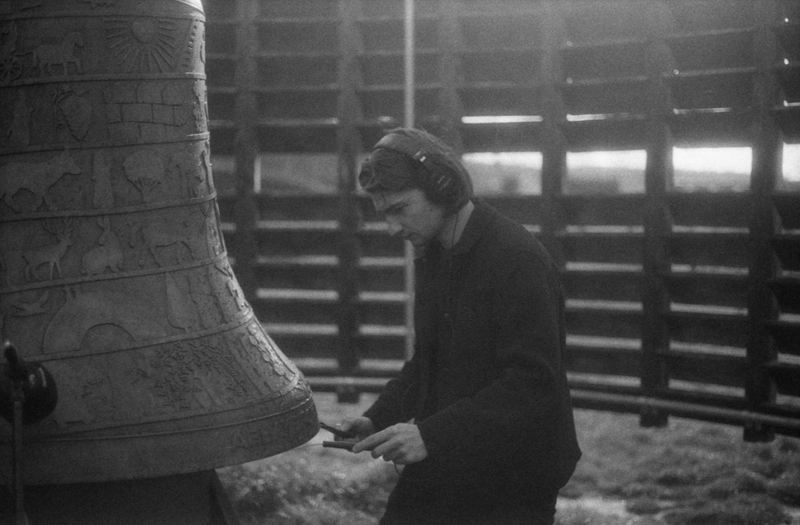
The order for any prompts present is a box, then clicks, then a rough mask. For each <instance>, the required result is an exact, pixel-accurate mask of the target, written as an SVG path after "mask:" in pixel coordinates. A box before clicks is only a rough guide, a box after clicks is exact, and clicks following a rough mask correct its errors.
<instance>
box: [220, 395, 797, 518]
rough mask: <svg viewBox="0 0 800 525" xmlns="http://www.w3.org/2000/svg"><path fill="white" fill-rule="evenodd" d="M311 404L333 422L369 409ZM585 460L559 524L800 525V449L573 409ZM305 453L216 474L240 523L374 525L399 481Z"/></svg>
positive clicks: (315, 451) (380, 468)
mask: <svg viewBox="0 0 800 525" xmlns="http://www.w3.org/2000/svg"><path fill="white" fill-rule="evenodd" d="M362 397H364V398H365V399H363V400H362V403H361V404H359V405H339V404H337V403H335V397H334V396H328V395H324V394H323V395H320V394H317V395H315V399H316V400H317V405H318V409H319V412H320V419H322V420H324V421H327V422H335V421H338V420H339V419H340V418H341V417H345V416H347V415H354V414H358V413H360V412H361V411H362V410H363V409H364V407H365V406H366V405H368V404H369V402H370V401H371V397H370V396H362ZM575 417H576V423H577V426H578V434H579V439H580V442H581V447H582V449H583V451H584V456H583V458H582V459H581V461H580V463H579V464H578V468H577V470H576V472H575V474H574V475H573V477H572V479H571V480H570V482H569V483H568V484H567V486H566V487H564V489H563V490H562V492H561V498H560V501H559V510H558V514H557V517H556V524H557V525H584V524H586V525H588V524H599V525H723V524H724V525H781V524H787V525H788V524H791V525H800V440H798V439H794V438H788V437H778V438H776V439H775V440H774V441H773V442H771V443H758V444H755V443H745V442H744V441H743V440H742V436H741V429H739V428H736V427H729V426H725V425H716V424H710V423H703V422H697V421H691V420H684V419H677V418H673V419H671V420H670V424H669V426H668V427H666V428H658V429H647V428H640V427H639V424H638V417H637V416H634V415H626V414H611V413H606V412H598V411H589V410H576V411H575ZM323 438H324V439H329V436H328V435H327V433H325V432H321V433H320V434H319V435H318V436H317V437H316V438H314V439H313V440H312V441H311V442H309V443H308V444H306V445H304V446H302V447H298V448H296V449H293V450H291V451H288V452H285V453H283V454H279V455H277V456H273V457H271V458H266V459H264V460H260V461H256V462H253V463H247V464H245V465H239V466H236V467H229V468H225V469H221V470H220V477H221V479H222V481H223V484H224V486H225V488H226V490H227V492H228V495H229V497H230V499H231V501H232V502H233V504H234V507H235V508H236V510H237V512H238V514H239V516H240V518H241V522H242V523H243V524H248V525H256V524H266V523H270V524H273V523H274V524H278V525H295V524H297V525H300V524H304V525H306V524H309V525H335V524H348V525H361V524H364V525H366V524H374V523H376V522H377V519H378V517H379V516H380V515H381V514H382V512H383V509H384V506H385V502H386V498H387V497H388V494H389V492H391V489H392V487H393V486H394V483H395V481H396V479H397V476H398V473H397V472H396V471H395V469H394V467H393V466H392V465H391V464H386V463H384V462H383V461H380V460H373V459H372V458H371V457H370V456H369V455H368V454H359V455H354V454H351V453H349V452H346V451H342V450H337V449H327V448H322V447H321V446H320V443H321V441H322V439H323Z"/></svg>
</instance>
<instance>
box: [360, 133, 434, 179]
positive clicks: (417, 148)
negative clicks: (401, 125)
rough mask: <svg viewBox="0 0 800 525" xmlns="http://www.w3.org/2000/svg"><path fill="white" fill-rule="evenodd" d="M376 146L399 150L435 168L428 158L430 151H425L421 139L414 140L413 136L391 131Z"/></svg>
mask: <svg viewBox="0 0 800 525" xmlns="http://www.w3.org/2000/svg"><path fill="white" fill-rule="evenodd" d="M375 148H387V149H391V150H394V151H399V152H400V153H403V154H404V155H408V156H409V157H411V158H412V159H414V160H416V161H417V162H419V163H420V164H422V165H423V166H425V168H426V169H428V170H429V171H432V170H433V165H432V164H431V162H430V159H429V158H428V152H427V151H425V149H424V148H423V147H422V145H421V144H420V143H419V141H417V140H414V139H412V138H411V137H406V136H405V135H400V134H397V133H389V134H388V135H384V136H383V138H381V140H379V141H378V143H377V144H375ZM373 149H374V148H373Z"/></svg>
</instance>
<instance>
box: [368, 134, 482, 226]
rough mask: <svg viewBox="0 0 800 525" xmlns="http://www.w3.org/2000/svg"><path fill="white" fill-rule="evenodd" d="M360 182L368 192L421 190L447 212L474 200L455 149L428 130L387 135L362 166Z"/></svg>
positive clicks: (465, 171)
mask: <svg viewBox="0 0 800 525" xmlns="http://www.w3.org/2000/svg"><path fill="white" fill-rule="evenodd" d="M358 182H359V184H360V185H361V187H362V189H363V190H364V191H366V192H367V193H380V192H383V191H390V192H396V191H404V190H408V189H412V188H419V189H421V190H422V191H423V193H424V194H425V197H426V198H427V199H428V200H430V201H431V202H432V203H434V204H437V205H441V206H443V207H444V208H445V211H446V212H447V213H452V212H455V211H457V210H458V209H460V208H461V207H462V206H463V205H464V204H466V203H467V201H469V199H471V198H472V195H473V190H472V179H471V178H470V176H469V173H468V172H467V170H466V168H465V167H464V165H463V164H462V163H461V160H460V159H459V157H458V156H457V155H456V154H455V152H453V150H452V149H451V148H450V147H449V146H447V144H445V143H444V142H443V141H442V140H441V139H439V138H437V137H434V136H433V135H431V134H430V133H428V132H426V131H422V130H419V129H413V128H397V129H393V130H391V131H389V132H388V134H387V135H386V136H385V137H384V138H382V139H381V140H380V141H379V142H378V143H377V144H376V145H375V148H374V149H373V150H372V153H371V154H370V156H369V158H367V160H366V161H364V163H363V164H362V166H361V171H360V172H359V175H358Z"/></svg>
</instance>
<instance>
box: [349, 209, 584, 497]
mask: <svg viewBox="0 0 800 525" xmlns="http://www.w3.org/2000/svg"><path fill="white" fill-rule="evenodd" d="M436 246H438V244H437V245H436ZM436 246H433V247H431V248H430V249H429V250H428V251H427V253H426V254H425V256H424V257H422V258H420V259H418V260H417V261H416V263H415V266H416V267H415V272H416V296H415V314H414V319H415V330H416V342H415V354H414V357H413V358H412V359H411V360H410V361H408V362H407V363H406V364H405V365H404V367H403V369H402V371H401V372H400V374H399V376H398V377H397V378H395V379H393V380H391V381H390V382H389V383H388V384H387V385H386V387H385V389H384V390H383V392H382V393H381V395H380V396H379V398H378V400H377V401H376V402H375V404H374V405H373V406H372V407H370V409H369V410H367V412H366V413H365V415H366V416H367V417H369V418H370V419H371V420H372V422H373V424H374V426H375V428H376V430H381V429H383V428H386V427H388V426H391V425H393V424H395V423H398V422H405V421H408V420H410V419H412V418H414V419H415V420H416V423H417V425H418V426H419V430H420V433H421V435H422V438H423V441H424V442H425V446H426V448H427V450H428V454H429V455H428V458H426V459H425V460H424V461H422V462H420V463H417V464H414V465H409V466H407V467H406V469H405V473H404V476H418V477H419V478H420V479H425V480H436V481H437V482H441V483H466V484H470V483H472V484H480V485H481V486H482V487H485V488H486V490H502V487H508V486H515V487H525V486H527V487H530V489H532V490H534V491H541V490H549V491H552V490H558V488H560V487H562V486H563V485H564V484H565V483H566V482H567V480H568V479H569V477H570V476H571V475H572V473H573V471H574V469H575V465H576V463H577V461H578V459H579V458H580V449H579V447H578V443H577V439H576V435H575V425H574V421H573V416H572V405H571V401H570V395H569V388H568V386H567V379H566V372H565V368H564V348H565V330H564V299H563V295H562V290H561V285H560V281H559V277H558V269H557V268H556V266H555V264H554V263H553V261H552V260H551V258H550V256H549V255H548V253H547V252H546V250H545V249H544V247H543V246H542V245H541V244H540V243H539V242H538V241H537V240H536V239H535V238H534V237H533V236H532V235H531V234H530V233H529V232H528V231H527V230H525V228H524V227H522V226H520V225H519V224H516V223H514V222H513V221H511V220H510V219H507V218H506V217H504V216H502V215H501V214H499V213H498V212H497V211H495V210H494V209H493V208H491V207H490V206H488V205H487V204H485V203H483V202H481V201H476V206H475V209H474V211H473V213H472V215H471V216H470V218H469V221H468V222H467V225H466V227H465V229H464V232H463V234H462V237H461V239H460V240H459V242H458V243H457V244H456V247H455V249H454V250H453V254H452V260H450V259H448V255H447V254H445V253H444V250H442V249H439V248H437V247H436Z"/></svg>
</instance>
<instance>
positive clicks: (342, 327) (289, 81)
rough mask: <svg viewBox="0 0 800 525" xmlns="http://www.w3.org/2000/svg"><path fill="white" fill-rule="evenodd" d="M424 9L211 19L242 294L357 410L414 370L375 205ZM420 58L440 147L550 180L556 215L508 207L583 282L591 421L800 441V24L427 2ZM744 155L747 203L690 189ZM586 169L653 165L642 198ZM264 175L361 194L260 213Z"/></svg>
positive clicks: (730, 192) (576, 352) (580, 355)
mask: <svg viewBox="0 0 800 525" xmlns="http://www.w3.org/2000/svg"><path fill="white" fill-rule="evenodd" d="M403 5H404V2H403V1H402V0H236V1H233V0H207V1H206V2H205V6H206V15H207V34H206V41H207V44H206V45H207V74H208V85H209V92H208V93H209V106H210V113H211V119H212V120H211V124H212V135H211V136H212V140H211V142H212V152H213V155H214V159H215V165H214V168H215V179H216V182H217V186H218V188H219V189H220V195H221V196H220V199H219V202H220V207H221V211H222V217H223V221H224V222H225V225H224V226H225V236H226V241H227V244H228V249H229V251H230V252H231V255H232V257H233V258H234V260H235V268H236V273H237V278H238V280H239V282H240V284H241V285H242V287H243V288H244V290H245V293H246V294H247V296H248V299H249V300H250V302H251V304H252V305H253V307H254V308H255V310H256V313H257V314H258V316H259V318H260V319H261V320H262V322H263V323H264V324H265V326H266V327H267V330H268V331H269V333H270V334H271V335H272V336H273V337H274V338H275V339H276V341H277V342H278V344H279V345H280V346H281V348H282V349H283V350H284V352H286V353H287V354H288V355H289V356H290V357H291V358H292V359H293V360H294V361H295V362H296V363H297V364H298V365H299V366H300V367H301V368H302V369H303V370H304V372H305V373H306V375H307V376H308V378H309V380H310V382H311V384H312V387H313V388H315V389H318V390H328V391H336V392H339V394H340V395H341V396H342V397H343V398H347V397H348V396H349V397H352V396H354V395H358V393H359V392H365V391H376V390H378V389H379V388H380V387H381V386H382V384H383V383H384V382H385V381H386V379H387V378H388V377H390V376H391V375H392V374H393V373H395V372H396V371H397V370H398V369H399V366H400V364H401V362H402V359H403V358H404V356H405V355H406V338H407V337H408V332H407V329H406V325H405V315H406V303H407V301H408V296H407V294H406V292H405V290H406V285H405V283H406V278H407V277H406V274H407V272H406V260H405V257H404V247H403V245H402V243H401V241H399V240H396V239H391V238H389V237H388V236H387V235H386V230H385V228H384V226H383V225H382V223H381V222H380V221H379V219H378V218H377V217H375V216H374V214H373V213H372V211H371V210H370V207H369V206H368V203H367V202H366V201H364V200H363V199H361V198H358V197H356V196H354V195H353V190H354V189H355V174H356V170H357V166H358V161H359V158H360V155H361V154H362V153H363V151H364V150H365V148H369V146H371V145H372V144H374V142H375V141H376V140H377V139H378V138H379V137H380V136H381V133H382V130H381V126H380V123H379V120H380V119H381V118H383V119H384V120H385V119H386V118H387V117H388V118H393V119H395V120H396V121H401V120H402V115H403V101H404V96H403V48H404V46H403V34H404V32H403V24H404V18H403ZM415 34H416V41H415V43H416V53H415V59H416V75H415V76H416V89H415V99H416V119H415V120H416V123H417V125H418V126H419V127H424V128H426V129H428V130H430V131H432V132H434V133H436V134H439V135H440V136H443V137H444V138H446V139H447V140H448V141H449V142H451V143H452V144H454V145H455V146H456V148H458V150H460V151H462V152H464V153H471V152H537V153H539V154H541V159H542V166H541V191H540V192H538V193H536V194H533V195H532V194H524V195H522V194H493V195H490V196H488V197H487V198H488V200H489V201H490V202H491V203H493V204H494V205H496V206H497V207H498V208H500V209H501V210H503V211H504V212H506V213H507V214H509V215H511V216H513V217H514V218H516V219H518V220H519V221H520V222H522V223H523V224H525V225H526V226H528V227H529V228H530V229H531V231H533V232H535V233H536V235H538V236H539V238H540V239H541V240H542V241H543V242H544V244H545V245H546V246H547V247H548V249H549V250H550V251H551V253H552V254H553V255H554V256H555V257H556V259H557V261H558V262H559V264H560V267H561V270H562V278H563V282H564V286H565V289H566V292H567V298H568V301H567V323H568V332H569V335H568V347H569V348H568V364H569V377H570V384H571V386H572V393H573V399H574V402H575V405H576V406H578V407H587V408H596V409H604V410H619V411H631V412H637V413H640V414H641V418H642V419H641V420H642V423H643V424H644V425H662V424H664V423H666V421H667V418H668V416H669V415H670V414H672V415H678V416H686V417H693V418H699V419H703V420H710V421H719V422H725V423H731V424H736V425H741V426H742V427H743V428H744V436H745V438H746V439H748V440H763V439H770V438H771V437H772V435H774V433H776V432H778V433H784V434H790V435H795V436H800V186H799V184H800V181H798V182H794V183H793V182H792V181H791V180H787V178H786V177H785V176H784V172H785V171H786V170H787V167H786V165H785V163H783V162H782V155H784V154H785V153H786V152H788V151H790V149H791V148H794V147H796V145H797V144H798V143H800V4H798V3H797V2H796V1H794V0H596V1H592V2H587V1H582V0H559V1H556V0H539V1H534V0H501V1H497V2H480V1H470V0H424V1H423V0H418V1H417V2H416V13H415ZM722 147H738V148H750V149H749V151H751V152H752V161H751V163H750V166H749V168H750V169H749V177H748V181H749V182H748V183H747V184H746V185H745V186H744V187H737V188H733V189H731V188H727V189H725V188H717V189H716V190H715V191H711V190H709V189H703V190H693V191H690V190H688V189H687V188H685V187H681V185H679V184H676V170H675V168H674V164H673V154H674V152H675V148H722ZM586 151H642V152H644V154H645V158H646V161H645V162H644V164H643V166H642V168H641V170H640V173H639V176H640V179H641V180H640V183H641V189H640V190H636V191H633V192H608V191H594V190H591V189H590V190H586V191H574V190H573V189H571V188H572V186H571V183H572V182H574V174H573V173H571V169H570V168H569V166H568V162H567V159H568V158H569V155H571V154H573V153H576V152H586ZM719 151H725V150H719ZM263 154H290V155H296V156H298V158H300V157H303V156H307V155H314V154H329V155H332V156H333V157H332V158H334V159H335V162H334V163H333V167H332V168H331V170H330V171H331V172H334V171H335V173H332V177H331V178H332V180H334V181H335V190H336V191H334V192H332V193H299V194H297V193H295V194H291V193H286V192H276V191H262V192H259V193H257V192H255V191H254V189H253V180H254V177H256V171H257V169H256V166H258V165H259V159H260V158H261V157H260V156H261V155H263ZM721 154H723V153H721ZM226 161H228V162H227V164H226ZM791 169H792V167H791V166H789V167H788V171H791ZM270 176H271V174H270V173H261V174H260V176H259V179H260V180H264V181H267V185H268V183H269V181H270ZM598 188H600V189H602V188H601V187H600V186H597V187H596V188H595V190H597V189H598Z"/></svg>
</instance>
